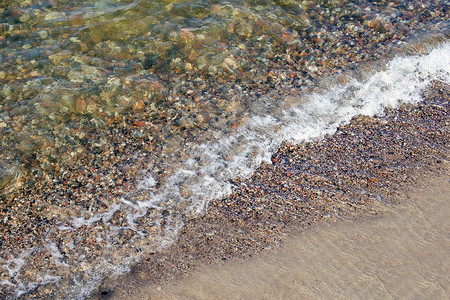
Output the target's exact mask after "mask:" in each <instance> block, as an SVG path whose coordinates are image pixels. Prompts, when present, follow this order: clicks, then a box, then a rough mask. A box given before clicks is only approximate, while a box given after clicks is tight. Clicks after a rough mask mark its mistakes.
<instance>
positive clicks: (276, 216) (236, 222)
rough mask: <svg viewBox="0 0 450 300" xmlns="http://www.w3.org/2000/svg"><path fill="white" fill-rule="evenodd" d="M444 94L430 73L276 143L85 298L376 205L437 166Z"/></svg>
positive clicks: (237, 254)
mask: <svg viewBox="0 0 450 300" xmlns="http://www.w3.org/2000/svg"><path fill="white" fill-rule="evenodd" d="M449 95H450V86H448V85H446V84H443V83H438V82H436V83H434V84H433V86H432V87H430V88H429V89H428V90H426V91H425V92H424V101H423V102H421V103H420V104H418V105H417V106H413V105H403V106H402V107H400V108H399V109H386V112H385V115H384V116H380V117H363V116H359V117H356V118H354V119H353V120H352V122H351V123H350V124H349V125H346V126H343V127H341V128H339V130H338V131H337V132H336V133H335V134H334V135H333V136H328V137H326V138H325V139H324V140H321V141H316V142H311V143H304V144H300V145H296V146H295V145H287V144H286V145H284V146H283V147H281V149H280V150H279V151H278V152H277V153H276V154H274V155H273V157H272V162H273V164H272V165H268V164H264V165H262V166H261V167H260V168H259V169H258V170H257V171H256V172H255V174H254V175H253V176H252V177H251V178H250V179H248V180H243V181H240V180H237V181H235V182H234V183H235V190H234V192H233V194H232V195H230V196H229V197H226V198H224V199H221V200H217V201H214V202H212V203H210V205H209V207H208V210H207V213H206V214H205V215H204V216H202V217H200V218H198V219H194V220H190V221H188V222H187V223H186V224H185V227H184V229H183V231H182V234H181V235H180V237H179V239H178V241H177V243H176V244H175V245H173V246H172V247H170V248H168V249H166V250H164V251H162V252H161V253H152V254H151V255H148V257H147V259H146V260H144V261H143V262H142V263H139V264H138V265H136V266H135V267H134V268H133V270H132V271H131V272H130V273H129V274H127V275H125V276H123V277H121V278H119V279H118V280H117V279H110V280H106V281H105V282H104V284H103V285H102V287H101V288H100V290H99V292H98V293H97V295H96V296H95V297H93V298H92V299H105V298H107V297H110V296H112V297H113V299H116V298H117V299H126V296H127V295H128V294H129V293H131V291H132V290H134V289H135V288H136V287H139V286H140V285H142V286H145V285H149V284H162V283H164V282H169V281H174V280H177V279H180V278H182V277H183V276H188V274H189V272H190V271H191V270H193V269H195V268H196V267H198V266H199V265H201V264H210V263H221V262H223V261H226V260H229V259H243V258H246V257H251V256H253V255H255V254H257V253H258V252H260V251H263V250H264V249H268V248H269V249H270V248H271V247H274V246H278V245H279V244H280V241H281V240H282V236H283V235H284V234H285V233H288V232H289V230H293V229H294V230H296V231H298V230H303V229H305V230H306V229H307V228H308V227H309V226H312V225H313V224H317V223H320V222H330V223H331V222H336V221H338V220H340V219H351V218H356V217H359V216H367V215H376V214H379V213H382V212H383V207H385V206H386V205H392V204H395V203H396V201H400V200H399V199H401V196H402V195H403V191H407V190H408V189H410V188H411V187H412V186H414V185H415V184H417V183H418V182H420V180H421V178H422V176H424V174H434V175H436V176H439V174H443V172H445V169H444V164H443V162H444V161H448V155H449V147H448V143H449V135H448V132H449V126H450V123H449V118H448V116H449V108H450V105H449V99H450V98H449ZM403 200H404V199H403Z"/></svg>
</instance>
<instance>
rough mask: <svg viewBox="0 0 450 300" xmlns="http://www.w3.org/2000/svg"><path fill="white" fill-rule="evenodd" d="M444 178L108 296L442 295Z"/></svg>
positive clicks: (445, 270)
mask: <svg viewBox="0 0 450 300" xmlns="http://www.w3.org/2000/svg"><path fill="white" fill-rule="evenodd" d="M430 176H431V175H430ZM449 180H450V177H449V176H448V173H447V175H443V176H441V177H439V178H426V179H425V183H422V184H420V185H419V186H417V187H416V188H415V189H414V190H412V191H410V192H408V193H406V194H405V196H406V197H405V199H404V201H402V202H401V204H397V205H392V206H389V207H387V208H386V210H385V211H383V213H382V214H381V215H379V216H372V217H364V218H361V219H358V220H351V221H341V222H337V223H335V224H328V223H327V224H322V225H319V226H315V227H313V228H310V229H309V230H306V231H304V232H300V233H298V232H295V230H293V232H291V233H289V234H287V235H286V236H285V237H283V245H282V246H281V247H280V248H277V249H274V250H271V251H267V252H264V253H262V254H261V255H258V256H257V257H255V258H252V259H248V260H245V261H233V262H230V263H224V264H223V265H220V264H215V265H210V266H202V267H200V268H199V269H198V270H196V271H195V272H193V273H192V274H191V275H189V276H188V277H187V278H186V279H184V280H182V281H179V282H175V283H169V284H164V285H162V286H161V285H155V284H152V285H149V286H144V287H141V288H138V289H137V290H135V291H133V292H132V293H131V294H129V295H126V296H125V295H124V296H122V297H120V296H117V297H114V298H113V299H362V298H366V299H367V298H370V299H417V298H420V299H446V298H448V297H449V296H450V289H449V286H450V263H449V262H450V259H449V258H450V257H449V251H448V249H450V242H449V232H450V218H449V217H450V209H449V205H448V201H449V195H450V184H449V183H450V181H449Z"/></svg>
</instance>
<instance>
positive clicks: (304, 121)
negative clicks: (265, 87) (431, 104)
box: [1, 42, 450, 298]
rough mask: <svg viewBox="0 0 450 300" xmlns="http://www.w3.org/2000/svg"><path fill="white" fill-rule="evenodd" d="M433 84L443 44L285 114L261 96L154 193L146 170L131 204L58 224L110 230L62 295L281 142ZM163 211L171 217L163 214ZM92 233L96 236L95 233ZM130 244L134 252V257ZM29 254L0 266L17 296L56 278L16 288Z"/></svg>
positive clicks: (124, 264) (448, 78)
mask: <svg viewBox="0 0 450 300" xmlns="http://www.w3.org/2000/svg"><path fill="white" fill-rule="evenodd" d="M434 80H439V81H442V82H445V83H447V84H450V43H448V42H447V43H446V44H443V45H441V46H440V47H438V48H436V49H434V50H432V51H431V52H430V53H429V54H428V55H424V56H409V57H402V58H395V59H393V60H392V61H391V62H390V63H388V64H387V65H386V67H385V69H384V70H383V71H379V72H376V73H374V74H372V75H368V76H367V78H366V79H365V80H359V81H358V80H356V79H353V80H351V81H350V82H348V83H347V84H345V85H336V86H333V87H331V88H330V89H328V90H327V91H324V92H322V93H316V94H310V95H305V98H302V99H298V102H297V103H298V104H297V105H296V104H295V103H293V105H292V106H291V107H290V108H284V109H282V108H280V106H279V105H276V103H275V102H274V101H275V100H274V99H270V98H262V99H261V101H263V102H264V103H262V104H261V103H260V108H259V110H258V113H255V114H254V115H253V116H252V117H250V118H249V119H248V120H247V122H246V123H245V124H244V125H242V126H241V127H240V128H238V129H237V130H236V131H235V132H234V133H233V134H231V135H228V136H224V137H221V138H220V139H217V140H216V141H215V142H211V143H208V144H203V145H199V146H198V147H197V148H196V149H195V151H194V152H193V153H192V155H191V158H190V159H188V160H187V161H186V162H185V163H184V165H182V166H181V167H180V168H179V169H178V170H177V171H176V172H175V173H174V174H173V175H171V176H170V177H169V178H167V179H166V180H165V181H164V183H163V184H162V185H161V186H160V187H159V188H155V186H156V183H157V182H156V180H155V179H154V177H153V176H152V175H151V174H152V170H151V169H150V170H148V174H149V175H148V176H147V177H144V178H143V179H142V181H141V182H140V183H139V184H138V187H137V192H141V191H144V192H145V194H144V195H145V197H144V198H142V197H141V198H139V199H138V200H136V199H134V198H133V197H124V198H122V199H121V201H120V202H118V203H116V204H114V205H113V206H111V208H110V209H109V210H108V211H106V212H103V213H101V214H98V215H95V216H92V217H90V218H88V219H86V218H83V217H79V218H75V219H74V220H73V222H72V224H71V226H68V225H67V224H65V225H64V226H60V227H59V229H60V230H61V231H68V230H70V228H72V230H77V229H78V228H80V227H82V226H97V225H98V224H99V223H102V224H103V225H108V226H109V227H108V228H109V230H110V232H108V233H106V234H104V235H103V237H99V236H97V237H95V238H97V239H101V240H105V241H109V242H108V243H107V244H106V246H105V247H104V249H103V251H105V253H106V252H108V253H109V254H110V255H108V257H106V256H104V257H103V258H102V260H101V261H99V262H98V264H96V265H93V266H92V267H91V268H90V269H89V270H86V272H87V273H88V274H89V276H90V279H89V282H86V281H85V280H81V279H80V278H78V277H76V276H74V278H73V282H74V283H75V285H74V286H73V288H72V289H70V290H71V292H70V291H69V294H70V293H72V294H70V295H71V297H75V298H83V297H85V296H87V295H89V293H90V292H91V291H92V290H93V289H95V288H96V287H97V286H98V284H99V283H100V282H101V280H102V278H103V276H106V275H108V276H112V275H118V274H121V273H123V272H127V270H129V266H130V264H132V263H134V262H136V261H138V260H139V259H140V257H141V255H142V253H145V252H149V251H154V250H158V249H162V248H165V247H167V246H169V245H170V244H171V243H173V242H174V241H175V240H176V238H177V236H178V233H179V231H180V229H181V228H182V227H183V220H184V218H186V217H195V216H198V215H199V214H202V213H205V211H206V207H207V206H208V203H209V202H210V201H211V200H213V199H217V198H221V197H224V196H226V195H229V194H230V193H231V192H232V184H231V183H230V182H229V180H230V179H232V178H237V177H241V178H247V177H249V176H251V175H252V174H253V172H254V170H255V169H256V168H257V167H258V166H259V165H261V163H263V162H266V163H271V160H270V157H271V155H272V154H273V153H274V151H276V150H277V148H278V147H279V146H280V145H281V143H282V142H288V143H294V144H295V143H301V142H305V141H311V140H313V139H319V138H321V137H323V136H325V135H327V134H333V133H334V132H335V131H336V129H337V128H338V127H339V126H341V125H344V124H347V123H348V122H350V120H351V119H352V118H353V117H354V116H356V115H359V114H363V115H368V116H373V115H376V114H382V113H383V110H384V108H385V107H396V106H398V105H399V104H401V103H417V102H419V101H420V100H421V97H420V93H421V91H422V90H424V89H425V88H426V87H427V86H428V85H429V84H430V83H431V82H432V81H434ZM294 102H295V101H294ZM217 136H220V135H217ZM140 195H141V194H140ZM149 209H151V210H152V212H153V213H154V214H153V216H157V219H156V220H155V224H156V227H157V228H159V229H160V230H159V231H158V232H157V235H156V236H149V234H148V233H147V231H146V230H145V229H144V228H141V227H140V225H139V223H138V222H137V220H138V219H139V218H141V217H142V216H144V215H145V214H146V213H147V212H148V211H149ZM167 211H171V212H172V213H169V214H167V213H165V212H167ZM116 212H124V213H125V215H126V220H127V223H128V227H127V229H131V230H133V231H135V232H137V233H138V235H136V236H135V237H134V239H133V243H130V244H128V245H119V246H118V247H120V249H121V250H123V249H126V250H129V252H128V253H129V254H130V255H128V256H126V257H123V256H122V257H116V256H114V255H113V254H114V253H113V251H114V249H115V248H114V247H115V245H116V244H115V238H117V236H118V235H119V234H120V231H121V229H123V228H118V227H117V226H115V225H112V224H111V221H110V220H111V218H112V217H113V215H114V214H115V213H116ZM97 229H98V230H100V229H99V227H98V228H97ZM146 239H153V240H155V241H156V244H157V245H158V247H157V248H156V249H155V248H145V247H146V246H145V245H146V243H145V240H146ZM154 244H155V243H153V244H152V243H149V245H150V246H148V247H154ZM137 245H139V248H140V249H141V250H140V251H134V250H135V248H134V247H137ZM152 245H153V246H152ZM66 247H68V248H69V249H73V250H75V249H76V247H75V246H74V243H71V242H69V243H66ZM47 249H48V250H50V251H51V253H52V256H53V258H54V260H55V263H57V264H58V263H60V264H62V265H63V266H64V267H65V268H70V267H72V266H69V265H64V264H65V263H64V262H63V256H62V254H61V252H60V250H59V249H58V246H57V245H56V244H52V243H50V244H48V245H47ZM30 252H31V250H29V251H28V252H24V254H22V255H21V256H17V258H13V259H12V260H9V261H8V262H5V263H4V264H3V268H5V269H6V270H7V271H8V272H9V274H10V277H11V280H6V281H5V280H4V281H3V282H1V284H2V285H9V286H10V285H15V286H16V287H17V295H19V294H21V293H23V292H24V291H26V290H27V289H28V288H29V287H30V286H33V287H34V286H36V284H43V283H44V282H55V280H57V277H55V276H53V277H52V276H51V275H49V274H41V277H40V278H41V281H40V282H38V283H28V284H23V283H22V282H21V281H20V278H19V277H20V276H19V270H20V269H21V268H22V267H23V265H24V264H25V260H26V256H27V255H28V254H29V253H30ZM83 259H84V256H79V257H78V261H79V263H82V262H83ZM30 284H31V285H30ZM75 293H76V296H74V295H75Z"/></svg>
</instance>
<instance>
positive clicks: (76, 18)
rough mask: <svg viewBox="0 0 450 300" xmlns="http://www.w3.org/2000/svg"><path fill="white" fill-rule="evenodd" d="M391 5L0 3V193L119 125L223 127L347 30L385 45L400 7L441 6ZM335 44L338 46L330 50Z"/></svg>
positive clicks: (304, 81)
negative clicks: (147, 124) (0, 45)
mask: <svg viewBox="0 0 450 300" xmlns="http://www.w3.org/2000/svg"><path fill="white" fill-rule="evenodd" d="M386 3H387V2H385V1H225V2H224V1H58V0H53V1H44V0H42V1H34V0H24V1H12V2H11V3H10V4H6V2H3V4H2V6H1V8H0V15H1V20H2V21H1V23H2V27H1V33H0V34H1V35H0V37H1V38H2V39H1V40H0V43H1V44H2V47H1V49H0V53H1V66H0V83H1V92H0V109H1V112H0V131H1V136H2V139H1V144H0V147H1V149H0V150H1V151H0V153H1V155H0V166H1V168H0V179H1V180H0V181H1V183H0V188H1V189H2V190H3V191H4V192H13V191H14V190H16V189H17V188H20V185H21V184H25V183H26V182H29V180H31V182H33V180H32V179H30V178H39V179H40V180H42V179H43V178H44V179H45V178H53V177H54V176H55V174H56V176H59V175H58V174H60V172H64V171H68V170H71V169H76V168H78V167H79V166H80V165H84V162H82V160H83V155H84V154H85V152H92V149H87V148H89V147H87V146H86V145H87V144H89V145H92V144H96V145H100V146H99V147H97V148H100V149H97V152H105V151H106V150H105V149H103V148H104V147H103V145H104V144H105V139H104V138H102V137H104V136H108V135H111V130H114V129H117V128H119V129H121V128H124V127H126V128H128V129H129V131H132V132H135V134H138V135H143V134H145V135H147V136H149V137H151V138H156V140H155V143H156V141H157V144H158V145H166V144H167V143H168V146H174V147H178V146H179V145H178V144H179V143H178V144H177V142H174V143H175V144H174V145H172V142H171V141H169V140H168V138H166V136H168V135H173V134H176V135H181V136H182V137H183V139H186V138H187V139H189V140H192V139H194V138H193V137H199V136H201V133H202V132H203V131H205V130H209V129H211V128H212V127H219V128H221V129H222V130H225V131H226V128H230V127H233V126H236V124H239V123H240V122H241V120H242V119H243V118H244V117H245V116H244V115H245V113H246V112H248V111H249V110H250V108H249V107H251V106H254V105H255V103H257V102H258V95H260V94H261V93H265V92H267V91H270V90H274V89H276V88H277V87H279V86H280V85H282V84H281V82H290V83H291V87H294V88H297V89H302V88H305V87H307V86H308V85H311V84H314V83H315V82H317V79H318V78H320V75H321V74H322V73H323V70H322V69H319V70H318V69H317V67H316V66H315V65H319V66H320V65H324V66H326V63H327V62H329V64H330V67H333V68H336V69H337V70H339V65H340V60H339V59H338V57H339V56H340V55H345V52H346V49H349V48H353V47H354V45H353V44H352V38H353V37H354V36H359V37H361V36H364V35H366V37H363V38H362V39H360V40H361V41H360V43H365V42H368V43H374V42H377V39H378V40H379V42H383V41H385V40H388V39H389V38H393V37H395V36H396V35H397V34H398V33H399V32H397V30H399V29H404V26H405V25H404V24H401V21H402V19H401V17H400V18H398V17H399V16H401V15H402V14H405V16H406V13H408V12H411V13H415V14H418V16H416V17H420V18H424V17H427V15H426V14H432V13H434V14H439V13H441V14H442V13H443V11H444V12H445V5H444V4H443V2H442V1H433V2H430V3H429V4H427V6H426V7H425V8H421V7H419V6H418V4H417V5H416V4H414V3H413V4H411V2H410V1H394V2H389V5H387V4H386ZM435 8H436V11H433V10H434V9H435ZM421 14H424V16H421ZM416 17H415V18H416ZM371 22H372V23H371ZM350 25H351V26H350ZM347 27H348V28H347ZM338 29H339V30H338ZM367 30H369V32H366V31H367ZM339 32H340V33H339ZM342 34H344V35H347V36H342ZM339 35H341V36H339ZM338 39H342V41H341V42H340V44H337V45H336V46H337V48H333V49H334V50H336V51H337V52H336V53H332V54H331V55H326V53H325V51H327V50H328V49H329V46H330V45H333V44H334V43H335V42H336V40H338ZM366 39H371V40H370V41H366ZM371 47H372V46H371ZM370 55H374V56H376V55H375V54H374V53H370V52H369V53H367V54H364V53H361V54H360V57H354V58H352V59H351V60H354V61H359V60H363V59H365V58H367V56H370ZM344 60H345V59H344ZM286 77H287V78H286ZM285 90H287V89H285ZM230 100H231V101H230ZM218 119H220V120H221V121H220V122H216V120H218ZM136 121H137V122H143V121H145V122H147V123H150V124H156V125H157V127H158V128H159V129H160V130H159V133H158V134H157V133H156V132H155V130H153V129H151V130H150V129H149V127H148V126H145V128H142V130H143V132H140V131H139V132H137V133H136V130H135V129H133V128H132V127H133V126H134V125H135V122H136ZM137 124H143V123H137ZM180 129H181V131H183V132H182V133H179V131H180ZM215 129H217V128H215ZM140 130H141V129H140ZM187 132H188V133H187ZM159 157H160V156H155V158H154V160H156V161H158V163H159V164H160V165H161V167H164V166H163V165H164V164H165V163H166V162H167V158H164V159H159ZM11 182H14V184H12V185H11V184H10V183H11Z"/></svg>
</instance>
